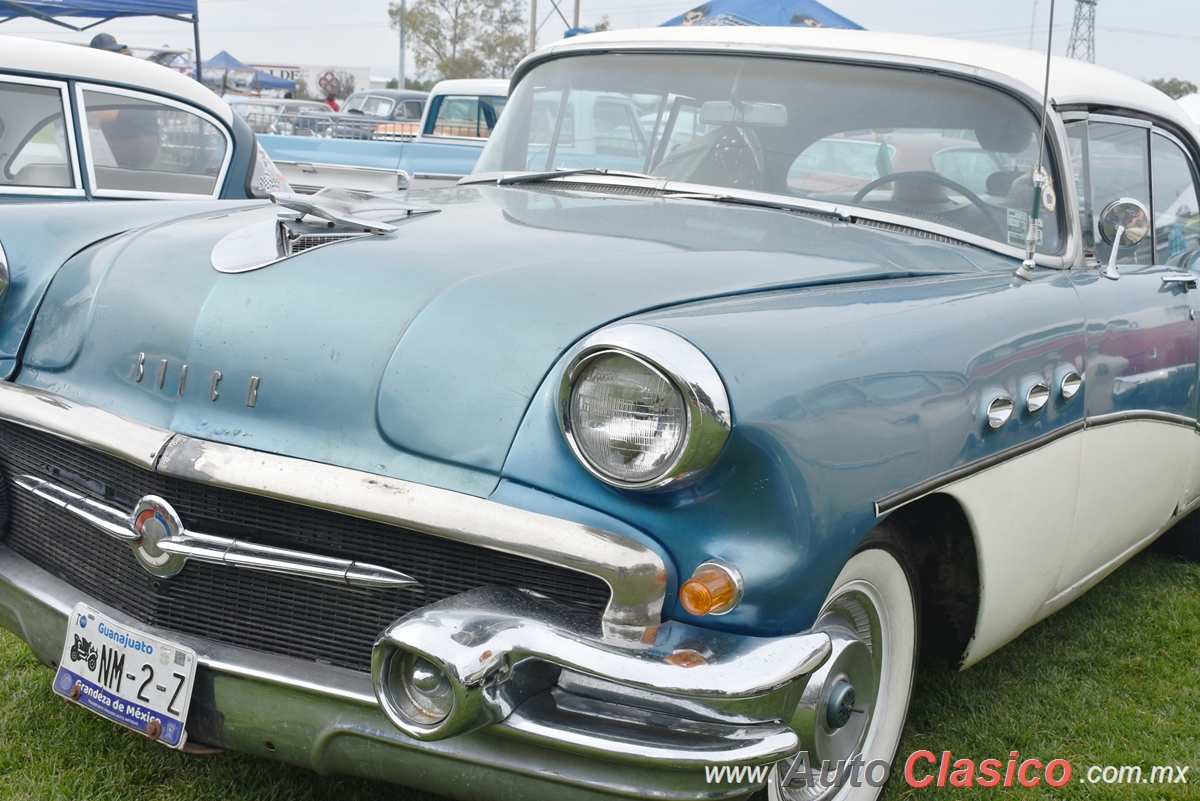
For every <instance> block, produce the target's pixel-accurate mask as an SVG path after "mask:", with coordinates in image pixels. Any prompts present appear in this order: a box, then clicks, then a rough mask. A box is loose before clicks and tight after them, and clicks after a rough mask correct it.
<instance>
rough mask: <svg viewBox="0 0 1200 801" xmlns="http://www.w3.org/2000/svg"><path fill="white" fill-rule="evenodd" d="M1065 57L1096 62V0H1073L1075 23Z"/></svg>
mask: <svg viewBox="0 0 1200 801" xmlns="http://www.w3.org/2000/svg"><path fill="white" fill-rule="evenodd" d="M1067 57H1068V58H1075V59H1079V60H1080V61H1086V62H1088V63H1089V64H1095V63H1096V0H1075V24H1074V25H1072V26H1071V43H1070V44H1068V45H1067Z"/></svg>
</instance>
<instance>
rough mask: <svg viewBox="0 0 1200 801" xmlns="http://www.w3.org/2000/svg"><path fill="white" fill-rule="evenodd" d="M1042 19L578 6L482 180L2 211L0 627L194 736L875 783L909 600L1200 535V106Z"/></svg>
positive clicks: (1050, 575) (896, 690)
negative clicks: (1059, 33)
mask: <svg viewBox="0 0 1200 801" xmlns="http://www.w3.org/2000/svg"><path fill="white" fill-rule="evenodd" d="M1044 67H1045V61H1044V60H1043V59H1042V58H1041V57H1039V56H1037V55H1035V54H1032V53H1028V52H1025V51H1019V50H1008V49H1002V48H994V47H988V46H983V45H980V44H978V43H974V42H972V43H956V42H952V41H943V40H935V39H921V38H908V37H897V36H888V35H875V34H869V33H863V32H857V31H855V32H841V31H809V30H801V31H792V30H781V29H720V30H716V29H705V30H697V31H693V30H685V29H679V30H654V31H646V32H637V31H634V32H619V33H612V34H602V35H597V36H589V37H580V38H577V39H573V40H570V41H567V42H563V43H560V44H556V45H554V46H552V47H549V48H546V49H544V50H541V51H539V52H537V53H535V54H534V55H532V56H530V57H529V58H527V59H526V60H525V61H524V62H523V63H522V64H521V66H520V67H519V69H518V71H517V74H516V76H515V78H514V83H513V91H512V94H511V96H510V100H509V102H508V106H507V110H506V111H505V112H504V115H503V117H502V118H501V120H500V124H499V126H498V127H497V130H496V131H495V132H494V134H493V135H492V136H491V138H490V140H489V142H488V144H487V147H486V149H485V150H484V153H483V155H482V157H481V159H480V163H479V166H478V168H477V171H476V172H475V173H474V174H472V175H471V176H469V177H468V178H467V179H465V180H464V181H463V182H461V184H460V185H459V186H457V187H453V188H448V189H442V190H429V191H420V192H418V191H412V192H409V193H408V195H407V196H405V195H400V194H392V195H382V196H373V195H369V194H365V193H356V192H350V191H336V190H335V191H328V190H326V191H324V192H321V193H318V194H317V195H313V196H299V195H292V194H288V193H277V194H275V195H274V196H273V199H274V200H275V202H276V205H269V204H265V203H254V202H248V203H242V204H230V203H224V204H217V203H209V204H204V203H200V204H194V205H192V206H188V207H181V209H180V211H179V214H178V215H177V219H175V220H173V221H163V220H162V212H161V211H160V209H161V206H162V205H164V204H148V203H147V204H136V203H134V204H123V205H122V206H121V207H119V208H117V207H115V206H113V205H112V204H74V205H72V206H71V207H70V208H69V209H61V208H57V207H52V206H48V205H42V206H14V207H12V208H11V209H6V210H5V213H4V214H3V215H0V244H2V246H3V251H2V253H3V259H2V261H3V264H4V265H5V266H6V269H7V270H8V271H9V272H10V273H11V285H10V286H9V287H8V288H7V293H6V296H5V297H4V299H3V308H2V314H0V358H3V362H2V363H0V364H2V365H3V377H4V378H5V379H6V380H4V381H3V382H0V473H2V474H3V485H2V486H3V488H4V490H5V494H6V500H5V504H4V506H3V515H4V517H5V529H4V535H3V539H2V541H0V623H3V625H5V626H6V627H8V628H11V629H12V630H13V631H15V632H17V633H18V634H19V635H20V636H22V637H23V638H24V639H25V640H26V641H27V642H28V643H29V645H30V647H31V648H32V649H33V652H34V653H35V654H36V655H37V656H38V658H39V659H41V660H42V661H43V662H45V663H46V664H47V665H48V666H50V667H51V668H53V674H51V673H47V681H53V686H54V689H55V692H57V693H59V694H61V695H62V696H64V697H65V698H69V699H72V700H73V701H75V702H77V703H79V704H81V705H83V706H86V707H88V708H89V709H92V710H93V711H95V712H97V713H99V714H101V715H104V716H105V717H107V718H110V719H111V720H113V721H115V722H116V723H118V724H123V725H126V726H129V727H131V728H134V729H137V730H139V731H142V732H144V733H145V734H146V735H147V736H149V737H151V738H153V739H156V740H160V741H161V742H163V743H165V744H167V745H169V746H172V747H178V748H188V747H195V746H197V745H205V746H213V747H218V748H226V749H236V750H239V751H244V752H248V753H252V754H257V755H260V756H263V757H269V758H274V759H280V760H284V761H287V762H291V763H294V764H297V765H304V766H309V767H311V768H313V769H315V770H318V771H321V772H337V773H352V774H359V775H365V776H372V777H376V778H385V779H388V780H391V781H395V782H398V783H402V784H407V785H411V786H416V787H420V788H424V789H427V790H430V791H433V792H437V793H440V794H444V795H448V796H453V797H460V798H482V797H494V798H505V799H512V798H529V799H538V798H546V797H554V798H561V799H582V798H592V797H601V796H606V795H617V796H622V797H642V796H646V797H654V798H675V799H686V798H739V797H745V796H747V795H749V794H751V793H755V792H760V791H764V792H765V793H766V794H767V795H768V796H769V797H770V798H773V799H818V798H837V799H869V798H874V797H876V796H877V795H878V793H879V792H880V790H879V785H880V784H881V783H882V782H883V781H884V780H885V779H886V777H887V775H888V773H889V765H890V764H891V762H892V761H893V759H894V757H895V754H896V751H897V747H898V742H899V739H900V735H901V732H902V730H903V727H904V721H905V716H906V712H907V708H908V701H909V697H910V693H911V688H912V681H913V666H914V662H915V659H916V655H917V652H918V643H920V645H921V647H922V648H925V649H932V650H936V651H941V652H943V653H945V654H946V655H948V656H949V657H950V658H951V659H952V660H953V661H954V662H955V663H956V664H959V665H962V666H969V665H971V664H973V663H975V662H976V661H978V660H980V659H982V658H983V657H984V656H986V655H987V654H989V653H990V652H992V651H994V650H995V649H997V648H999V647H1000V646H1002V645H1003V644H1004V643H1006V642H1007V641H1009V640H1011V639H1012V638H1013V637H1015V636H1017V635H1018V634H1019V633H1020V632H1021V631H1023V630H1024V629H1026V628H1027V627H1029V626H1030V625H1032V624H1033V623H1034V622H1036V621H1038V620H1039V619H1041V618H1043V617H1045V616H1047V615H1049V614H1051V613H1052V612H1054V611H1055V610H1056V609H1058V608H1060V607H1062V606H1063V605H1065V604H1067V603H1068V602H1070V601H1071V600H1072V599H1073V598H1075V597H1077V596H1079V595H1080V594H1081V593H1083V592H1085V591H1087V590H1088V589H1089V588H1090V587H1092V586H1094V585H1095V584H1096V583H1097V582H1099V581H1100V580H1101V579H1102V578H1103V577H1104V576H1105V575H1106V574H1108V573H1109V572H1111V571H1112V570H1114V569H1115V568H1116V567H1117V566H1118V565H1119V564H1121V563H1122V562H1123V561H1124V560H1125V559H1127V558H1128V557H1129V556H1130V555H1131V554H1133V553H1135V552H1136V551H1138V550H1139V549H1140V548H1143V547H1144V546H1146V545H1147V544H1148V543H1150V542H1151V541H1152V540H1154V539H1155V538H1156V537H1158V536H1159V535H1160V534H1162V533H1163V532H1165V531H1167V530H1168V529H1171V528H1172V527H1173V526H1177V527H1176V528H1175V529H1174V532H1173V534H1172V535H1173V536H1174V537H1176V539H1177V542H1178V545H1179V546H1180V547H1181V548H1182V549H1183V550H1184V551H1185V552H1190V553H1191V554H1192V555H1195V554H1196V551H1197V534H1196V532H1197V526H1196V522H1195V518H1194V517H1192V514H1193V510H1194V509H1196V508H1197V507H1198V506H1200V435H1198V433H1197V432H1198V425H1200V423H1198V420H1197V415H1198V410H1197V398H1198V397H1200V394H1198V392H1197V382H1198V380H1200V376H1198V373H1197V354H1198V353H1200V323H1198V322H1197V319H1196V318H1197V306H1200V292H1193V291H1191V290H1192V289H1194V288H1195V287H1196V285H1197V278H1198V274H1197V272H1196V271H1195V270H1194V269H1193V267H1194V265H1195V261H1196V255H1197V254H1198V253H1200V247H1198V243H1197V241H1196V237H1195V230H1196V213H1197V208H1198V206H1197V191H1196V186H1197V183H1196V182H1197V171H1196V164H1197V159H1198V158H1200V147H1198V145H1197V141H1196V139H1195V137H1194V136H1193V134H1192V132H1191V126H1190V123H1189V121H1188V119H1187V118H1186V117H1185V116H1184V115H1183V113H1182V112H1181V110H1180V109H1179V108H1178V107H1177V106H1176V105H1175V104H1174V103H1173V102H1172V101H1170V100H1169V99H1168V98H1166V97H1165V96H1164V95H1161V94H1159V93H1158V92H1156V91H1155V90H1153V89H1151V88H1149V87H1147V86H1145V85H1143V84H1141V83H1139V82H1137V81H1135V80H1132V79H1129V78H1126V77H1123V76H1121V75H1117V74H1114V73H1111V72H1107V71H1104V70H1100V69H1097V68H1095V67H1092V66H1090V65H1086V64H1081V63H1077V62H1069V61H1062V60H1058V61H1055V62H1054V64H1053V66H1052V68H1051V74H1050V78H1049V87H1050V92H1049V94H1050V97H1049V98H1043V92H1042V90H1041V88H1040V87H1042V86H1043V81H1044V79H1045V75H1044ZM1043 115H1045V116H1043ZM1043 132H1044V136H1043ZM864 146H865V147H866V148H868V149H869V153H868V154H866V155H865V156H864V153H863V148H864ZM904 164H918V165H922V167H923V168H922V169H912V168H906V167H903V166H900V167H899V168H897V166H895V165H904ZM926 165H928V166H927V168H924V167H925V166H926ZM800 757H803V759H801V758H800ZM839 762H840V763H841V764H842V765H843V766H845V765H849V764H856V765H857V766H858V767H857V768H856V769H855V770H854V772H853V775H852V776H851V777H850V778H849V779H847V778H846V772H845V771H838V770H836V769H834V768H836V766H837V765H838V763H839ZM822 763H824V764H825V765H826V766H834V767H833V768H831V769H830V770H828V771H827V772H826V774H825V775H826V776H833V775H835V774H836V775H840V776H842V781H841V783H838V782H837V781H832V782H830V783H828V784H825V783H823V779H822V774H821V771H819V770H817V768H818V767H819V766H820V765H821V764H822ZM715 766H732V767H737V768H739V770H737V771H733V772H726V773H724V774H723V775H724V777H725V778H724V780H723V781H719V782H713V781H710V779H712V777H713V775H714V774H713V773H712V772H711V771H706V768H712V767H715ZM809 766H811V767H813V768H814V770H813V771H809V770H806V768H807V767H809ZM747 767H748V768H754V769H755V770H748V771H747V770H741V769H740V768H747Z"/></svg>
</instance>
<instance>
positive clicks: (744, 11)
mask: <svg viewBox="0 0 1200 801" xmlns="http://www.w3.org/2000/svg"><path fill="white" fill-rule="evenodd" d="M678 25H765V26H775V27H808V28H848V29H851V30H856V31H861V30H863V26H861V25H859V24H858V23H857V22H854V21H852V20H849V19H846V18H845V17H843V16H842V15H841V14H838V13H837V12H836V11H831V10H830V9H828V8H826V7H825V6H823V5H821V4H820V3H818V2H817V0H712V2H710V3H704V4H702V5H699V6H696V7H695V8H693V9H692V10H691V11H686V12H684V13H682V14H680V15H679V16H678V17H674V18H672V19H669V20H667V21H666V22H664V23H662V25H660V26H659V27H661V28H665V27H669V26H678Z"/></svg>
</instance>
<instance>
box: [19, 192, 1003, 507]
mask: <svg viewBox="0 0 1200 801" xmlns="http://www.w3.org/2000/svg"><path fill="white" fill-rule="evenodd" d="M410 200H411V201H413V202H415V203H418V204H427V205H429V206H432V207H435V208H437V209H438V210H439V211H438V213H435V214H423V215H417V216H413V217H409V218H407V219H405V220H403V221H402V222H401V223H400V227H399V230H398V231H397V232H396V233H394V234H390V235H385V236H371V237H367V238H362V239H357V240H353V241H347V242H340V243H338V244H334V245H330V246H327V247H322V248H318V249H315V250H312V251H309V252H305V253H301V254H299V255H296V256H293V257H291V258H288V259H285V260H283V261H281V262H278V263H276V264H273V265H271V266H268V267H264V268H261V269H257V270H253V271H250V272H245V273H240V274H224V273H219V272H217V271H216V270H214V268H213V267H212V265H211V262H210V253H211V252H212V250H213V248H214V246H215V245H216V244H217V243H218V242H219V241H220V240H221V239H222V238H223V237H225V236H226V235H227V234H229V233H230V232H232V231H235V230H238V229H240V228H243V227H246V226H249V225H251V224H253V223H255V222H260V221H262V220H263V219H267V218H269V217H272V216H274V214H275V213H276V211H277V210H276V209H272V208H263V207H257V208H246V209H241V210H234V211H229V212H226V213H219V214H207V215H199V216H193V217H190V218H186V219H182V220H180V221H178V222H175V223H172V224H164V225H155V226H152V227H148V228H146V229H143V230H141V231H138V232H134V233H131V234H126V235H125V236H122V237H118V238H115V239H113V240H111V241H109V242H106V243H104V244H102V245H100V246H97V247H94V248H92V249H90V250H88V251H85V252H83V253H81V254H79V255H77V256H76V257H75V258H73V259H71V260H70V261H69V262H68V263H67V265H65V266H64V268H63V269H62V270H61V271H60V273H59V275H58V277H57V278H56V279H55V282H54V285H53V286H52V287H51V290H50V292H49V293H48V295H47V298H46V301H45V303H44V305H43V310H42V311H41V312H40V313H39V317H38V320H37V322H36V324H35V326H34V330H33V333H32V336H31V339H30V343H29V346H28V350H27V354H26V359H25V369H24V371H23V372H22V374H21V375H20V377H19V379H18V380H19V381H20V382H22V383H26V384H29V385H33V386H39V387H43V388H46V389H50V390H52V391H54V392H57V393H59V394H62V395H66V396H69V397H73V398H75V399H77V400H80V401H83V402H88V403H92V404H96V405H100V406H103V407H106V408H109V409H112V410H114V411H117V412H120V413H122V414H126V415H129V416H131V417H134V418H137V419H141V420H144V421H146V422H149V423H152V424H154V425H158V426H161V427H163V428H169V429H171V430H174V431H176V432H179V433H182V434H187V435H191V436H196V437H200V438H204V439H209V440H216V441H223V442H229V443H232V444H236V445H240V446H243V447H248V448H252V449H257V450H263V451H270V452H274V453H280V454H286V455H291V456H296V457H300V458H305V459H312V460H316V461H321V462H327V463H331V464H338V465H343V466H347V467H352V468H356V469H362V470H366V471H370V472H375V473H380V474H385V475H391V476H395V477H397V478H405V479H409V480H414V481H420V482H423V483H428V484H433V485H436V486H442V487H446V488H449V489H456V490H460V491H465V492H471V493H474V494H479V495H486V494H488V493H490V492H491V491H492V489H494V487H495V485H496V482H497V481H498V476H499V474H500V470H501V468H502V466H503V463H504V459H505V456H506V454H507V452H508V449H509V446H510V444H511V443H512V440H513V437H514V435H515V433H516V430H517V427H518V425H519V424H520V422H521V419H522V417H523V415H524V414H525V411H526V408H527V406H528V404H529V401H530V398H531V397H532V396H533V395H534V393H535V392H536V390H537V388H538V386H539V385H540V384H541V382H542V381H543V380H544V378H545V376H546V374H547V372H548V371H549V370H550V369H551V368H552V366H553V365H554V364H555V362H556V360H557V359H558V358H559V357H560V356H561V355H562V354H563V353H564V351H566V350H567V349H568V348H569V347H570V346H571V345H572V344H573V343H574V342H576V341H577V340H579V339H580V338H581V337H583V336H584V335H586V334H587V333H588V332H590V331H592V330H594V329H596V328H598V327H601V326H603V325H605V324H607V323H610V322H612V321H614V320H618V319H620V318H622V317H626V316H628V315H631V314H637V313H639V312H644V311H647V310H650V309H654V308H661V307H665V306H670V305H675V304H681V303H687V302H689V301H695V300H700V299H705V298H712V297H718V296H724V295H731V294H738V293H748V292H759V291H766V290H778V289H783V288H788V287H801V286H805V285H813V284H826V283H831V282H839V281H865V280H881V279H895V278H902V277H905V276H911V275H918V274H937V273H961V272H969V271H970V272H973V271H976V270H978V269H981V267H980V266H977V265H976V264H975V263H972V262H971V261H968V260H967V259H966V257H965V256H964V254H965V253H966V252H967V251H966V249H965V248H961V247H955V246H950V245H944V244H941V243H937V242H931V241H923V240H919V239H915V238H913V237H911V236H900V235H896V234H891V233H886V232H882V231H877V230H872V229H867V228H862V227H857V226H853V225H848V224H845V223H840V222H832V221H829V220H825V219H821V218H818V217H813V216H807V215H802V214H795V213H788V212H779V211H773V210H764V209H760V208H746V207H736V206H728V205H724V204H716V203H711V202H704V201H698V200H678V199H672V200H664V199H662V198H655V197H637V196H631V197H613V196H597V195H583V194H580V193H572V192H570V191H566V190H545V189H526V188H521V187H512V188H508V187H505V188H498V187H464V188H458V189H449V190H441V191H437V192H430V193H417V192H414V193H411V197H410ZM975 254H978V251H972V258H973V259H975V261H978V260H979V258H980V256H979V255H975ZM184 365H186V372H185V370H184ZM718 367H719V365H718Z"/></svg>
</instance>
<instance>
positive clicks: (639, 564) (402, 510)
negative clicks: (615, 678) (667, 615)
mask: <svg viewBox="0 0 1200 801" xmlns="http://www.w3.org/2000/svg"><path fill="white" fill-rule="evenodd" d="M0 420H7V421H9V422H12V423H16V424H18V425H23V426H27V427H30V428H34V429H37V430H40V431H44V432H46V433H49V434H53V435H55V436H60V437H64V438H66V439H69V440H71V441H73V442H77V443H79V444H82V445H85V446H88V447H93V448H96V449H98V450H101V451H103V452H105V453H108V454H110V455H113V456H117V457H119V458H122V459H124V460H126V461H128V462H132V463H133V464H136V465H139V466H141V467H145V468H149V469H152V470H157V471H158V472H160V473H163V474H166V475H171V476H175V477H178V478H182V479H185V480H188V481H197V482H201V483H207V484H212V485H215V486H220V487H225V488H228V489H232V490H238V491H242V492H248V493H251V494H255V495H265V496H268V497H272V498H277V499H280V500H284V501H292V502H295V503H299V504H303V505H305V506H312V507H315V508H319V509H327V510H329V511H333V512H338V513H341V514H347V515H351V516H354V517H360V518H364V519H367V520H375V521H378V522H382V523H387V524H391V525H398V526H404V527H406V528H412V529H416V530H419V531H424V532H427V533H429V534H433V535H435V536H440V537H445V538H447V539H452V540H456V541H459V542H464V543H468V544H471V545H477V546H480V547H483V548H489V549H492V550H496V551H501V552H504V553H510V554H514V555H517V556H523V557H526V558H529V559H533V560H536V561H539V562H545V563H547V564H553V565H557V566H559V567H563V568H566V569H568V570H575V571H578V572H581V573H587V574H589V575H593V576H596V577H597V578H599V579H601V580H602V581H604V582H605V583H606V584H608V586H609V588H610V589H611V591H612V597H611V599H610V601H609V604H608V607H607V608H606V609H605V611H604V615H603V618H602V623H603V625H604V633H605V636H606V637H608V638H611V639H613V640H615V641H619V642H625V643H628V642H630V641H634V642H636V641H640V639H641V638H642V636H643V635H644V634H645V632H646V629H647V628H649V627H652V626H655V625H657V624H658V623H659V622H660V621H661V616H662V606H663V599H664V597H665V595H666V589H667V581H666V579H667V571H666V563H665V562H664V561H663V559H662V557H661V556H659V555H658V553H656V552H655V551H653V550H651V549H650V548H649V547H647V546H646V545H643V544H642V543H640V542H637V541H636V540H633V539H631V538H629V537H626V536H623V535H620V534H615V533H613V532H610V531H605V530H603V529H600V528H596V527H594V526H587V525H583V524H581V523H576V522H574V521H571V520H563V519H560V518H555V517H550V516H548V515H543V514H539V513H536V512H530V511H526V510H524V509H517V508H515V507H511V506H505V505H503V504H499V503H496V502H495V501H490V500H487V499H486V498H478V497H475V496H473V495H465V494H462V493H458V492H453V491H451V490H444V489H439V488H437V487H429V486H426V485H424V484H417V483H415V482H411V481H403V480H400V479H395V478H390V477H388V476H381V475H376V474H374V473H366V472H362V471H358V470H352V469H350V468H346V467H338V466H335V465H328V464H322V463H319V462H310V461H306V460H304V459H297V458H293V457H288V456H277V455H274V454H267V453H260V452H257V451H250V450H246V449H244V448H239V447H236V446H233V445H225V444H222V443H217V442H209V441H206V440H199V439H194V438H192V437H187V436H183V435H177V434H174V433H172V432H170V431H166V430H163V429H160V428H156V427H154V426H151V425H147V424H145V423H141V422H138V421H136V420H131V419H129V418H127V417H123V416H121V415H119V414H116V413H114V412H110V411H106V410H103V409H98V408H95V407H93V406H88V405H86V404H82V403H78V402H76V401H71V400H67V399H65V398H61V397H59V396H57V395H54V394H52V393H49V392H46V391H44V390H40V389H34V388H30V387H23V386H19V385H15V384H8V383H0Z"/></svg>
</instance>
